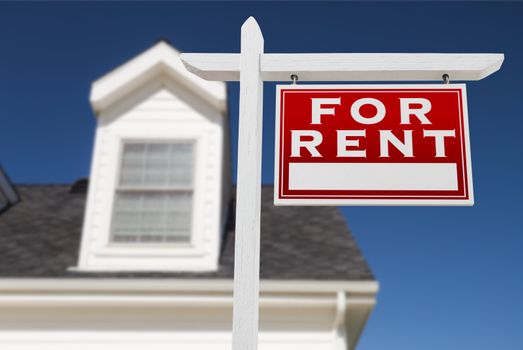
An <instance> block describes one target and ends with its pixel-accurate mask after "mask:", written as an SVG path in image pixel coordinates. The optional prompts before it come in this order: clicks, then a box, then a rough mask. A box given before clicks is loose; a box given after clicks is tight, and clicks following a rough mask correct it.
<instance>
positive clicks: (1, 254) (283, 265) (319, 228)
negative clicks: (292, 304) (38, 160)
mask: <svg viewBox="0 0 523 350" xmlns="http://www.w3.org/2000/svg"><path fill="white" fill-rule="evenodd" d="M17 191H18V193H19V194H20V197H21V201H20V202H19V203H18V204H16V205H15V206H13V207H12V208H10V209H9V210H8V211H6V212H4V213H2V214H0V278H1V277H28V278H29V277H71V278H82V277H122V278H126V277H137V278H139V277H148V278H150V277H160V278H161V277H180V278H185V277H186V278H189V277H191V278H227V279H230V278H232V277H233V258H234V210H230V215H229V220H228V223H227V229H226V232H225V236H224V241H223V247H222V253H221V258H220V267H219V270H218V271H216V272H212V273H144V272H141V273H134V272H133V273H79V272H71V271H68V270H67V269H68V268H69V267H74V266H76V263H77V259H78V249H79V243H80V236H81V230H82V221H83V214H84V206H85V200H86V195H85V193H81V192H82V191H80V193H71V192H70V187H69V186H66V185H30V186H17ZM232 202H234V200H233V201H232ZM272 203H273V188H272V187H269V186H264V187H263V190H262V216H261V220H262V233H261V237H262V238H261V271H260V274H261V278H262V279H293V280H373V279H374V277H373V275H372V272H371V271H370V269H369V267H368V265H367V263H366V262H365V260H364V258H363V256H362V254H361V252H360V250H359V249H358V247H357V245H356V243H355V241H354V239H353V238H352V236H351V234H350V232H349V230H348V228H347V224H346V222H345V220H344V218H343V216H342V215H341V213H340V211H339V209H338V208H334V207H275V206H274V205H273V204H272ZM231 207H233V206H231ZM233 209H234V208H233Z"/></svg>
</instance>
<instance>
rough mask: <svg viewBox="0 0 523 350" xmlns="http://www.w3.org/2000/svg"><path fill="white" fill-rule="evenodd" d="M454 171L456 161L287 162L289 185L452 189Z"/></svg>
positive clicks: (455, 182) (306, 187)
mask: <svg viewBox="0 0 523 350" xmlns="http://www.w3.org/2000/svg"><path fill="white" fill-rule="evenodd" d="M318 174H321V176H318ZM456 174H457V172H456V164H455V163H290V164H289V188H290V189H291V190H337V189H339V188H343V189H347V190H355V191H358V190H383V191H387V190H389V191H394V190H433V191H439V190H441V191H445V190H450V191H452V190H456V189H457V188H458V180H457V176H456Z"/></svg>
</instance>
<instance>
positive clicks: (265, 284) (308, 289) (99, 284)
mask: <svg viewBox="0 0 523 350" xmlns="http://www.w3.org/2000/svg"><path fill="white" fill-rule="evenodd" d="M232 290H233V281H232V280H229V279H146V278H144V279H138V278H136V279H117V278H103V279H102V278H100V279H99V278H85V279H84V278H82V279H77V278H75V279H69V278H34V279H32V278H3V279H0V294H6V293H14V292H20V293H52V292H71V293H81V292H122V293H125V292H128V293H134V292H142V293H147V292H189V291H196V292H205V291H211V292H222V293H223V292H231V291H232ZM260 290H261V292H266V293H298V294H311V293H337V292H339V291H342V292H346V293H349V294H351V295H355V296H356V295H363V296H366V295H375V294H376V293H377V292H378V290H379V284H378V282H377V281H310V280H296V281H280V280H261V281H260Z"/></svg>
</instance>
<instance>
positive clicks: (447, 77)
mask: <svg viewBox="0 0 523 350" xmlns="http://www.w3.org/2000/svg"><path fill="white" fill-rule="evenodd" d="M441 78H442V79H443V84H450V75H448V74H447V73H445V74H443V75H442V76H441Z"/></svg>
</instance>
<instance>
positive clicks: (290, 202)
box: [274, 84, 474, 206]
mask: <svg viewBox="0 0 523 350" xmlns="http://www.w3.org/2000/svg"><path fill="white" fill-rule="evenodd" d="M380 88H383V89H438V90H447V89H461V91H462V99H463V106H462V107H463V126H464V129H465V130H464V135H465V150H466V152H465V157H466V159H465V161H466V163H467V165H466V170H467V184H468V192H469V198H468V199H441V200H436V199H374V198H373V199H347V198H340V199H335V198H328V199H326V198H314V199H311V198H304V199H300V198H292V199H290V198H283V199H282V198H279V190H280V183H279V176H278V175H279V173H280V137H279V135H280V103H281V101H280V95H281V93H280V92H281V90H282V89H286V90H290V89H296V90H300V89H320V90H325V89H344V90H349V89H353V90H357V89H380ZM275 115H276V118H275V128H274V130H275V134H274V135H275V136H274V138H275V147H274V205H278V206H339V205H342V206H472V205H474V188H473V183H472V163H471V148H470V136H469V122H468V103H467V88H466V85H465V84H292V85H290V84H286V85H283V84H278V85H276V113H275Z"/></svg>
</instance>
